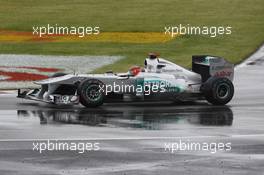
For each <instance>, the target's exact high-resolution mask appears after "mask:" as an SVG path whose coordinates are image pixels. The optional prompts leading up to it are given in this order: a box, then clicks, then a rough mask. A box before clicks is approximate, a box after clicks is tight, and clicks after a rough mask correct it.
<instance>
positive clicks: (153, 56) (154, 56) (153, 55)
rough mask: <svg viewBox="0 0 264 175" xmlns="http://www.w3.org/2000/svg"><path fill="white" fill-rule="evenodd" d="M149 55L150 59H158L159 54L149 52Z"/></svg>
mask: <svg viewBox="0 0 264 175" xmlns="http://www.w3.org/2000/svg"><path fill="white" fill-rule="evenodd" d="M148 56H149V59H157V58H158V56H159V54H158V53H154V52H150V53H149V54H148Z"/></svg>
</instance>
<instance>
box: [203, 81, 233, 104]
mask: <svg viewBox="0 0 264 175" xmlns="http://www.w3.org/2000/svg"><path fill="white" fill-rule="evenodd" d="M201 91H202V92H203V94H204V96H205V98H206V100H207V101H208V102H209V103H211V104H214V105H225V104H227V103H228V102H229V101H230V100H231V99H232V98H233V96H234V86H233V83H232V82H231V81H230V80H229V79H227V78H221V77H211V78H209V79H208V80H207V81H206V82H205V83H204V84H203V85H202V87H201Z"/></svg>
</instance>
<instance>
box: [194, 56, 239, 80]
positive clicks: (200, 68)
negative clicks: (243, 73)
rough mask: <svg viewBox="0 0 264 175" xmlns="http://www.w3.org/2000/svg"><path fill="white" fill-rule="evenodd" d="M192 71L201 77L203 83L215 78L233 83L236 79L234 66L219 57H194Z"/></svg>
mask: <svg viewBox="0 0 264 175" xmlns="http://www.w3.org/2000/svg"><path fill="white" fill-rule="evenodd" d="M192 71H193V72H195V73H198V74H200V75H201V77H202V82H205V81H206V80H207V79H208V78H210V77H214V76H215V77H225V78H228V79H229V80H231V81H233V79H234V64H232V63H230V62H228V61H226V60H225V59H224V58H221V57H217V56H209V55H194V56H192Z"/></svg>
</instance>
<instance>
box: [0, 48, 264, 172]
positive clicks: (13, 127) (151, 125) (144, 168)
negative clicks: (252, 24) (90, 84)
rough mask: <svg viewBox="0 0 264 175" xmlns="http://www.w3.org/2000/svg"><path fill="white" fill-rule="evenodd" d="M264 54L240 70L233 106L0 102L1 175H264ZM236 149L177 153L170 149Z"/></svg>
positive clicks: (4, 97) (10, 99) (3, 97)
mask: <svg viewBox="0 0 264 175" xmlns="http://www.w3.org/2000/svg"><path fill="white" fill-rule="evenodd" d="M262 55H264V54H263V49H262V50H259V52H258V53H257V54H255V55H254V56H252V57H251V58H250V59H249V60H248V61H247V62H246V63H245V64H243V65H242V66H239V67H237V68H236V73H235V90H236V92H235V97H234V99H233V100H232V102H230V103H229V104H228V106H222V107H221V106H211V105H208V104H207V103H191V104H190V103H189V104H178V105H175V104H170V103H162V104H157V103H154V104H153V103H150V104H143V103H141V104H140V103H132V104H124V103H121V104H106V105H104V106H103V107H101V108H97V109H85V108H82V107H81V106H76V107H74V108H65V107H64V108H55V107H53V106H51V105H47V104H42V103H37V102H31V101H26V100H22V99H16V98H15V95H9V94H7V95H1V96H0V174H1V175H4V174H8V175H9V174H25V175H30V174H76V175H77V174H78V175H80V174H107V175H108V174H164V175H165V174H201V175H205V174H264V127H263V126H264V93H263V90H264V89H263V87H264V69H263V67H264V63H263V61H262V60H264V58H263V56H262ZM45 139H54V140H58V141H63V142H76V143H77V142H91V143H95V142H96V143H99V145H100V150H98V151H89V152H85V153H83V154H80V153H77V152H76V151H44V152H43V153H41V154H40V153H39V152H37V151H33V150H32V149H33V142H34V143H35V142H37V141H39V142H43V141H46V140H45ZM179 141H182V142H185V143H188V142H195V143H203V142H206V143H214V142H216V143H220V142H222V143H228V142H230V143H231V146H232V149H231V151H218V152H216V153H211V152H210V151H175V152H174V153H171V152H169V151H168V150H165V149H164V144H165V143H179Z"/></svg>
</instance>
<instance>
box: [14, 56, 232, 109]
mask: <svg viewBox="0 0 264 175" xmlns="http://www.w3.org/2000/svg"><path fill="white" fill-rule="evenodd" d="M233 77H234V65H233V64H231V63H229V62H227V61H226V60H225V59H223V58H220V57H216V56H208V55H200V56H193V57H192V70H188V69H185V68H183V67H181V66H179V65H176V64H174V63H172V62H170V61H167V60H165V59H162V58H156V57H150V58H149V59H146V60H145V68H140V67H138V66H135V67H132V68H131V69H130V70H129V71H128V72H127V73H113V72H112V71H109V72H106V73H104V74H64V73H57V74H54V75H53V76H52V77H50V78H48V79H44V80H40V81H35V82H34V83H35V84H38V85H40V86H41V88H39V89H19V90H18V96H17V97H18V98H24V99H30V100H37V101H43V102H47V103H52V104H70V105H74V104H79V103H81V104H82V105H84V106H86V107H97V106H100V105H102V104H103V103H104V102H120V101H194V100H207V101H208V102H209V103H211V104H213V105H225V104H227V103H228V102H229V101H230V100H231V99H232V97H233V95H234V86H233V83H232V81H233Z"/></svg>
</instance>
